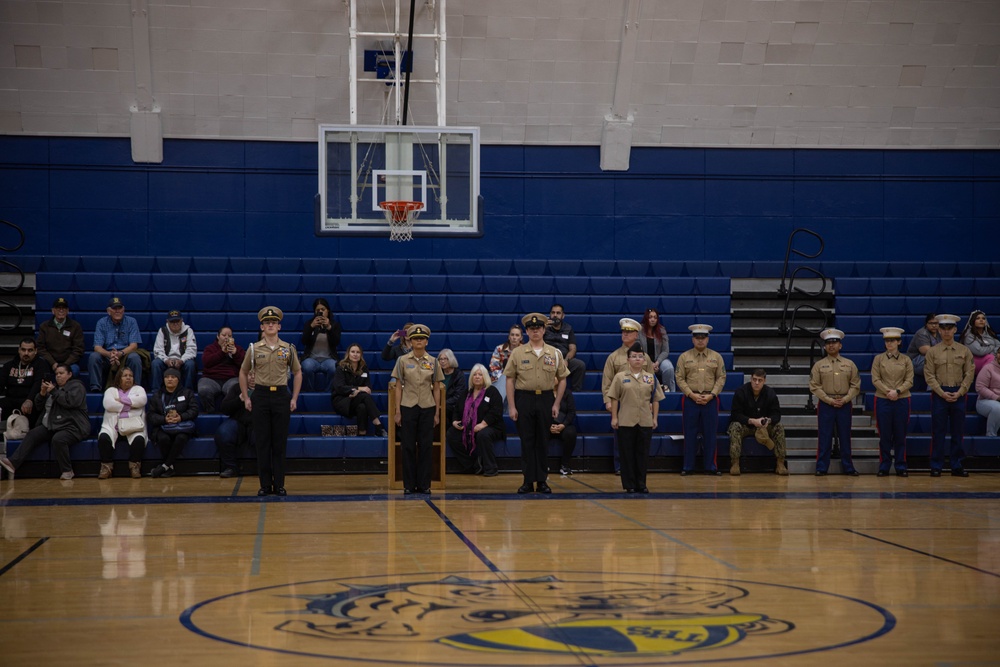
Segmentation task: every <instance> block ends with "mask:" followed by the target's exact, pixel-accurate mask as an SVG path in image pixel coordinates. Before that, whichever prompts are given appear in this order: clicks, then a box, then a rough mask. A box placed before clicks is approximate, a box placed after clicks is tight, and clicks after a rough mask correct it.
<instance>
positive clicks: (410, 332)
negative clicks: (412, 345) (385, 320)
mask: <svg viewBox="0 0 1000 667" xmlns="http://www.w3.org/2000/svg"><path fill="white" fill-rule="evenodd" d="M406 337H407V338H430V337H431V329H430V327H428V326H426V325H424V324H411V325H410V326H409V327H407V329H406Z"/></svg>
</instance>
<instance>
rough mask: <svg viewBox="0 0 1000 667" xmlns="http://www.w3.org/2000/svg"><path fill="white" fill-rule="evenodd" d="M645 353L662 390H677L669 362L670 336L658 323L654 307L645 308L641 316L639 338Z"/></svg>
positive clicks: (658, 314)
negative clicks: (640, 333) (644, 312)
mask: <svg viewBox="0 0 1000 667" xmlns="http://www.w3.org/2000/svg"><path fill="white" fill-rule="evenodd" d="M639 342H640V343H642V348H643V350H645V352H646V355H647V356H648V357H649V358H650V359H652V360H653V370H654V371H655V372H656V375H657V377H658V378H659V379H660V384H661V385H663V387H664V391H677V383H676V382H675V381H674V365H673V364H672V363H670V359H668V358H667V357H669V356H670V336H668V335H667V329H666V327H664V326H663V325H662V324H660V313H659V312H657V310H656V309H655V308H647V309H646V314H645V315H643V317H642V336H641V338H640V340H639Z"/></svg>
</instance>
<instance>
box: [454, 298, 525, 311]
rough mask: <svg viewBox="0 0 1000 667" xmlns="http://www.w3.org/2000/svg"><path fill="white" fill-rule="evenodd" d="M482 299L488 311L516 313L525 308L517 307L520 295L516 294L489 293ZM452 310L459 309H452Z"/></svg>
mask: <svg viewBox="0 0 1000 667" xmlns="http://www.w3.org/2000/svg"><path fill="white" fill-rule="evenodd" d="M482 301H483V305H484V309H485V310H486V312H488V313H516V312H518V311H520V310H525V309H522V308H520V307H519V303H520V297H519V296H518V295H517V294H490V295H489V296H487V297H486V298H484V299H483V300H482ZM452 312H461V311H455V310H452Z"/></svg>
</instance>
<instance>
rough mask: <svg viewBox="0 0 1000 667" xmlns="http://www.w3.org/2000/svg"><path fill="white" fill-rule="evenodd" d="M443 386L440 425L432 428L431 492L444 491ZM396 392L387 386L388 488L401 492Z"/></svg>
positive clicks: (400, 452)
mask: <svg viewBox="0 0 1000 667" xmlns="http://www.w3.org/2000/svg"><path fill="white" fill-rule="evenodd" d="M445 393H446V392H445V390H444V386H442V387H441V391H440V396H441V399H440V403H441V404H440V405H439V406H438V414H439V415H440V416H441V421H440V423H439V424H438V425H437V426H436V427H435V428H434V444H433V446H432V451H433V459H434V460H433V463H432V466H433V467H432V468H431V490H432V491H438V490H443V489H444V472H445V463H444V456H445V442H444V434H445V431H446V430H447V427H448V424H447V422H446V420H445V412H444V399H445ZM397 407H398V406H397V405H396V392H395V391H394V390H393V388H392V385H391V384H390V385H389V488H390V489H396V490H401V489H402V488H403V455H402V451H401V450H402V446H401V445H400V444H399V434H398V432H397V430H396V409H397Z"/></svg>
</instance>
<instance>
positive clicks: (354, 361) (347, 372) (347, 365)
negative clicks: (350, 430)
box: [332, 343, 385, 438]
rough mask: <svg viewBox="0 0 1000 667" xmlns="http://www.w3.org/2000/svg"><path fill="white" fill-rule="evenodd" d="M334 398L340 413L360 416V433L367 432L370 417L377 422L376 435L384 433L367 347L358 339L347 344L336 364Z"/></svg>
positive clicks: (358, 417)
mask: <svg viewBox="0 0 1000 667" xmlns="http://www.w3.org/2000/svg"><path fill="white" fill-rule="evenodd" d="M332 402H333V409H334V410H335V411H336V412H337V414H339V415H340V416H341V417H347V418H348V419H350V418H352V417H353V418H357V420H358V435H368V422H369V421H371V423H372V426H374V429H373V430H374V433H375V435H376V436H377V437H379V438H381V437H382V436H384V435H385V429H384V428H382V421H381V420H380V419H379V410H378V406H377V405H375V399H374V398H372V388H371V378H370V377H369V375H368V364H366V363H365V351H364V350H362V349H361V346H360V345H358V344H357V343H352V344H351V345H350V346H349V347H348V348H347V353H346V354H344V358H343V359H342V360H341V361H340V363H339V364H337V372H336V373H335V374H334V376H333V398H332Z"/></svg>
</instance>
